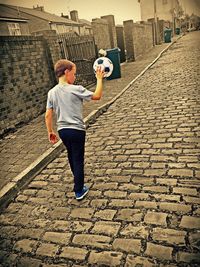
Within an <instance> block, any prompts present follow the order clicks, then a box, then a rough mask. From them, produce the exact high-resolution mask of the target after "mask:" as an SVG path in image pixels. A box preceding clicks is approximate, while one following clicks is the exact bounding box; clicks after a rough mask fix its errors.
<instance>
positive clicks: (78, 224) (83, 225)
mask: <svg viewBox="0 0 200 267" xmlns="http://www.w3.org/2000/svg"><path fill="white" fill-rule="evenodd" d="M92 225H93V224H92V222H83V221H72V222H71V224H70V230H72V231H75V232H81V233H84V232H88V230H89V229H90V228H91V227H92Z"/></svg>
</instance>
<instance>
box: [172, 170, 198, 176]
mask: <svg viewBox="0 0 200 267" xmlns="http://www.w3.org/2000/svg"><path fill="white" fill-rule="evenodd" d="M168 175H170V176H180V177H192V176H193V170H190V169H170V170H169V172H168Z"/></svg>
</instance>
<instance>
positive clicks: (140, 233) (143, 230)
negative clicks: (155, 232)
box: [120, 223, 149, 238]
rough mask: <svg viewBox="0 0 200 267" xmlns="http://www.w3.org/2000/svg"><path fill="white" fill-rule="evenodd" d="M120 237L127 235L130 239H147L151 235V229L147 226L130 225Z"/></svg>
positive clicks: (122, 231) (121, 232) (123, 230)
mask: <svg viewBox="0 0 200 267" xmlns="http://www.w3.org/2000/svg"><path fill="white" fill-rule="evenodd" d="M120 235H125V236H128V237H140V238H147V237H148V235H149V229H148V228H147V227H145V226H134V225H132V224H131V223H129V224H128V225H127V226H125V227H124V228H123V229H122V230H121V231H120Z"/></svg>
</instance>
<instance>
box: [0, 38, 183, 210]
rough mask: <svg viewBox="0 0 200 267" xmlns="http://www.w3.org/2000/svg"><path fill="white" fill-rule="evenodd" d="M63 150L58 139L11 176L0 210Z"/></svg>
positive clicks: (102, 109) (96, 112)
mask: <svg viewBox="0 0 200 267" xmlns="http://www.w3.org/2000/svg"><path fill="white" fill-rule="evenodd" d="M182 36H183V35H180V36H179V37H178V38H177V39H176V40H174V41H173V42H171V43H170V44H169V45H168V46H167V47H165V49H163V51H161V52H160V53H159V55H158V56H157V57H156V58H155V59H154V60H153V61H152V62H151V63H150V64H149V65H148V66H147V67H146V68H145V69H144V70H143V71H141V73H140V74H139V75H137V76H136V77H135V78H134V79H133V80H132V81H131V82H130V83H129V84H128V85H127V86H126V87H125V88H124V89H123V90H122V91H121V92H120V93H119V94H118V95H116V96H115V97H114V98H113V99H112V100H110V101H109V102H107V103H105V104H103V105H102V106H100V107H99V108H98V109H96V110H94V111H92V112H91V113H90V114H89V115H88V116H87V117H86V118H85V119H84V122H85V124H86V128H88V126H89V124H92V123H94V122H95V120H96V119H97V118H98V117H99V116H100V115H101V114H103V113H104V112H106V111H107V110H108V108H109V107H110V106H111V105H112V104H113V103H114V102H115V101H116V100H117V99H118V98H119V97H120V96H121V95H122V94H124V92H125V91H126V90H127V89H128V88H129V87H131V86H132V84H133V83H134V82H135V81H136V80H137V79H139V78H140V77H141V76H142V75H143V74H144V73H145V72H146V71H147V70H148V69H149V68H150V67H151V66H152V65H153V64H154V63H155V62H156V61H157V60H158V59H159V58H160V57H161V56H162V54H163V53H165V52H166V51H167V50H168V49H169V48H170V47H171V46H172V45H173V44H174V43H176V42H177V40H179V39H180V38H181V37H182ZM63 150H64V146H63V144H62V141H61V140H59V141H58V143H56V144H55V145H53V146H52V147H51V148H49V149H48V150H47V151H45V152H44V153H43V154H42V155H41V156H40V157H38V159H37V160H35V161H34V162H33V163H32V164H30V165H29V167H27V168H26V169H25V170H24V171H22V172H21V173H20V174H19V175H17V176H16V177H15V178H13V179H12V180H11V181H10V182H9V183H8V184H7V185H5V186H4V187H3V188H2V189H1V190H0V211H2V209H4V208H5V207H6V206H7V205H8V204H9V203H10V202H11V201H12V199H13V198H15V197H16V196H17V194H18V192H19V191H20V190H21V189H22V188H23V187H25V186H26V185H27V184H29V183H30V182H31V181H32V180H33V178H34V177H35V176H36V175H37V174H38V173H40V171H42V170H43V169H44V168H45V167H46V166H47V165H48V164H49V163H50V162H51V161H52V160H53V159H55V158H56V157H57V156H58V155H59V154H60V153H61V152H62V151H63Z"/></svg>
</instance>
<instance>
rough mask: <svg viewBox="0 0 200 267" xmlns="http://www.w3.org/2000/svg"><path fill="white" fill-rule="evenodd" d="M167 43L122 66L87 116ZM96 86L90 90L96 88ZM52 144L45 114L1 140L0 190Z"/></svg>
mask: <svg viewBox="0 0 200 267" xmlns="http://www.w3.org/2000/svg"><path fill="white" fill-rule="evenodd" d="M174 39H176V38H174ZM167 45H168V44H162V45H158V46H156V47H154V48H152V49H151V50H150V51H149V52H148V53H147V54H145V55H144V56H143V57H141V58H139V59H138V60H137V61H136V62H132V63H127V64H124V65H122V66H121V71H122V77H121V78H120V79H115V80H110V81H105V82H104V96H103V98H102V100H101V101H96V102H95V101H93V102H90V103H87V104H86V105H85V108H84V116H85V117H86V116H87V115H88V114H89V113H90V112H91V111H93V110H94V109H97V107H99V106H101V105H103V104H104V103H105V102H108V101H109V100H111V99H112V98H113V97H114V96H116V95H117V94H118V93H119V92H121V91H122V89H123V88H124V87H125V86H127V84H128V83H129V82H131V81H132V80H133V79H134V78H135V77H136V76H137V75H138V74H139V73H140V72H141V71H142V70H143V69H144V68H145V67H146V66H147V65H148V64H150V63H151V62H152V61H153V60H154V59H155V58H156V57H157V56H158V54H159V53H160V52H161V51H162V50H163V49H164V48H165V47H167ZM94 88H95V87H94V86H93V87H92V88H90V90H94ZM50 147H51V144H50V143H49V142H48V139H47V132H46V127H45V124H44V114H42V115H40V116H39V117H38V118H36V119H34V120H32V121H31V122H30V123H28V124H25V125H24V126H23V127H21V128H19V129H18V130H17V131H16V132H14V133H12V134H9V135H7V136H6V138H4V139H1V140H0V155H1V156H0V166H1V168H0V189H2V188H3V186H4V185H6V184H7V183H8V182H9V181H11V180H12V179H13V178H14V177H16V176H17V175H18V174H19V173H20V172H22V171H23V170H24V169H25V168H27V167H28V166H29V165H30V164H32V163H33V162H34V161H35V160H36V159H37V158H38V157H39V156H40V155H41V154H42V153H44V152H45V151H46V150H47V149H48V148H50Z"/></svg>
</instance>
